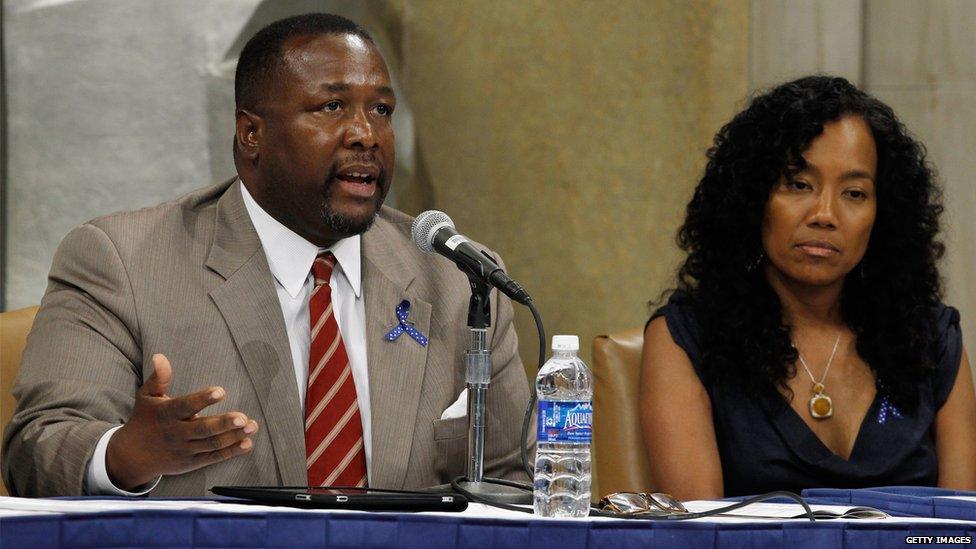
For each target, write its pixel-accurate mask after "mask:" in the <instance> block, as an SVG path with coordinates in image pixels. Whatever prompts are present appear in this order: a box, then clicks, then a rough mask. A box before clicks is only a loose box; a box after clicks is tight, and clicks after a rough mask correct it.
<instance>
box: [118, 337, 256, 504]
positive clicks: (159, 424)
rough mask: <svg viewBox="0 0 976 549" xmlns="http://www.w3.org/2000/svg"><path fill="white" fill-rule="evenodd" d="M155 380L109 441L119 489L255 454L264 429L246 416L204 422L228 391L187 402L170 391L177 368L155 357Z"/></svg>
mask: <svg viewBox="0 0 976 549" xmlns="http://www.w3.org/2000/svg"><path fill="white" fill-rule="evenodd" d="M152 361H153V368H154V371H153V374H152V375H151V376H149V378H148V379H147V380H146V381H145V383H143V384H142V387H141V388H140V389H139V392H138V393H136V404H135V409H134V410H133V411H132V417H130V418H129V421H128V422H126V424H125V425H123V426H122V427H121V428H120V429H119V430H118V431H116V432H115V433H114V434H113V435H112V438H111V439H109V443H108V449H107V451H106V456H105V467H106V469H107V470H108V475H109V478H110V479H111V480H112V483H114V484H115V485H116V486H117V487H119V488H121V489H123V490H132V489H133V488H136V487H138V486H141V485H143V484H146V483H147V482H149V481H151V480H152V479H154V478H156V477H158V476H160V475H172V474H178V473H185V472H187V471H192V470H194V469H199V468H200V467H203V466H205V465H210V464H211V463H217V462H219V461H224V460H226V459H230V458H232V457H235V456H239V455H241V454H246V453H248V452H250V451H251V447H252V446H253V442H251V439H250V438H249V437H250V436H251V435H253V434H254V433H256V432H257V430H258V424H257V422H255V421H252V420H249V419H248V418H247V416H245V415H244V414H242V413H240V412H228V413H226V414H221V415H219V416H198V415H197V413H199V412H200V411H201V410H203V409H204V408H206V407H207V406H210V405H211V404H214V403H216V402H220V401H221V400H223V398H224V390H223V389H222V388H220V387H210V388H208V389H204V390H202V391H199V392H196V393H193V394H189V395H186V396H181V397H169V396H167V395H166V388H167V387H168V386H169V382H170V380H171V379H172V378H173V367H172V366H170V364H169V360H167V359H166V357H165V356H163V355H161V354H156V355H153V358H152Z"/></svg>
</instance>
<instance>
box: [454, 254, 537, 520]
mask: <svg viewBox="0 0 976 549" xmlns="http://www.w3.org/2000/svg"><path fill="white" fill-rule="evenodd" d="M482 253H483V252H482ZM461 270H462V271H463V272H464V273H465V274H466V275H467V276H468V280H469V282H470V283H471V300H470V301H469V303H468V327H469V328H471V348H470V349H468V350H467V351H465V353H464V369H465V374H464V379H465V384H466V385H467V388H468V460H467V476H466V477H465V478H464V479H463V480H461V481H460V482H459V483H458V484H459V485H460V486H461V487H462V488H463V489H465V490H467V491H468V492H470V493H472V494H474V495H477V496H481V497H484V498H486V499H490V500H492V501H494V502H498V503H514V504H531V503H532V492H529V491H526V490H520V489H518V488H514V487H511V486H508V485H505V484H497V483H492V482H491V481H490V479H486V478H485V476H484V473H485V418H486V412H487V404H488V386H489V385H490V384H491V349H489V348H488V338H487V336H488V327H489V326H491V302H490V301H489V297H490V296H489V294H490V292H491V287H490V286H489V285H488V284H486V283H484V282H483V280H484V278H483V277H481V276H478V273H470V272H468V271H467V270H465V269H461Z"/></svg>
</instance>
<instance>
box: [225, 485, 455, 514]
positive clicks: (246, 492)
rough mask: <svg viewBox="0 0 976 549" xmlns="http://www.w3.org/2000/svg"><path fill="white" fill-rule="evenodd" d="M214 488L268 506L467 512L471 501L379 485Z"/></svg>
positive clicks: (446, 495)
mask: <svg viewBox="0 0 976 549" xmlns="http://www.w3.org/2000/svg"><path fill="white" fill-rule="evenodd" d="M210 491H211V492H213V493H214V494H217V495H220V496H230V497H235V498H241V499H245V500H248V502H251V503H261V504H264V505H287V506H289V507H302V508H305V509H349V510H356V511H401V512H403V511H463V510H465V509H466V508H467V507H468V500H467V499H466V498H465V497H464V496H462V495H459V494H432V493H425V492H408V491H403V490H383V489H377V488H347V487H341V486H340V487H336V486H323V487H320V488H309V487H308V486H214V487H212V488H210Z"/></svg>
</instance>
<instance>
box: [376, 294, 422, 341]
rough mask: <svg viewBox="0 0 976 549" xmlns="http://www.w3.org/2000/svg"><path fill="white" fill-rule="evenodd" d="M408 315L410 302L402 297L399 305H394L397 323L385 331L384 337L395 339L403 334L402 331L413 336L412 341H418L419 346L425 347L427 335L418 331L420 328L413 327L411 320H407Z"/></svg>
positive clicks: (388, 339)
mask: <svg viewBox="0 0 976 549" xmlns="http://www.w3.org/2000/svg"><path fill="white" fill-rule="evenodd" d="M409 316H410V302H409V301H407V300H406V299H404V300H403V301H401V302H400V304H399V305H397V306H396V317H397V325H396V326H395V327H394V328H393V329H392V330H390V331H389V332H387V334H386V336H385V337H384V339H386V340H387V341H396V340H397V339H399V338H400V336H401V335H403V332H406V333H407V334H409V335H410V337H412V338H413V340H414V341H416V342H417V343H419V344H420V346H421V347H426V346H427V336H425V335H424V334H422V333H420V330H418V329H417V328H414V326H413V322H410V321H409V320H407V317H409Z"/></svg>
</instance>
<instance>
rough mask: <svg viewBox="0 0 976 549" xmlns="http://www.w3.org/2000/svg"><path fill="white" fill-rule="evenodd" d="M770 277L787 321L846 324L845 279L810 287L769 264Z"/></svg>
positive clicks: (795, 324) (793, 323)
mask: <svg viewBox="0 0 976 549" xmlns="http://www.w3.org/2000/svg"><path fill="white" fill-rule="evenodd" d="M766 280H767V281H768V282H769V285H770V287H772V289H773V291H774V292H776V295H777V296H778V297H779V300H780V303H781V304H782V307H783V320H784V322H786V323H787V324H788V325H790V326H793V327H828V326H830V327H839V326H843V325H844V315H843V313H842V311H841V292H842V290H843V289H844V280H843V279H841V280H839V281H838V282H837V283H836V284H831V285H829V286H810V285H806V284H800V283H797V282H796V281H794V280H790V279H787V278H786V277H785V276H783V274H782V272H781V271H779V270H778V269H776V268H775V267H772V266H771V265H769V264H768V263H767V265H766Z"/></svg>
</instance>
